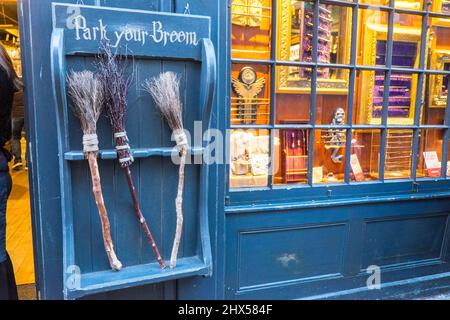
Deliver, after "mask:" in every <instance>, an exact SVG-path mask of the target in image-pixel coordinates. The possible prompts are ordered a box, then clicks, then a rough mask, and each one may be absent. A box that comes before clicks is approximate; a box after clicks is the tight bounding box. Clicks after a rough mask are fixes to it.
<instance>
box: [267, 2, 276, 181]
mask: <svg viewBox="0 0 450 320" xmlns="http://www.w3.org/2000/svg"><path fill="white" fill-rule="evenodd" d="M277 9H278V0H272V28H271V32H272V34H271V35H270V36H271V37H270V39H271V40H270V41H271V46H270V59H271V61H273V63H272V64H271V65H270V127H271V130H270V132H269V144H270V145H269V146H270V159H271V161H270V164H271V165H270V167H269V179H268V180H269V181H268V187H269V188H272V187H273V178H274V175H275V172H274V169H275V166H274V163H275V162H274V159H275V156H276V155H275V131H274V130H273V126H274V125H275V118H276V117H275V115H276V112H277V90H276V85H277V81H276V77H277V65H276V60H277V52H278V41H277V34H278V10H277Z"/></svg>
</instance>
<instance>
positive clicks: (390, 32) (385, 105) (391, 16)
mask: <svg viewBox="0 0 450 320" xmlns="http://www.w3.org/2000/svg"><path fill="white" fill-rule="evenodd" d="M394 2H395V0H389V6H390V7H391V8H394ZM394 16H395V10H392V11H389V13H388V33H387V41H386V61H385V62H386V68H387V70H386V72H385V74H384V92H383V109H382V117H381V124H382V125H383V126H384V129H382V130H381V143H380V144H381V146H380V164H379V168H380V169H379V179H380V180H381V181H383V182H384V181H385V179H384V173H385V160H386V145H387V122H388V116H389V91H390V86H391V74H392V71H391V68H392V50H393V46H394V44H393V39H394Z"/></svg>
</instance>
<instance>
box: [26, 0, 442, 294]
mask: <svg viewBox="0 0 450 320" xmlns="http://www.w3.org/2000/svg"><path fill="white" fill-rule="evenodd" d="M19 19H20V27H21V46H22V58H23V59H22V60H23V77H24V81H25V85H26V102H27V103H26V104H27V107H26V108H27V114H28V119H27V124H28V137H29V140H30V143H29V151H30V163H31V167H30V171H31V177H32V178H31V181H30V189H31V205H32V213H33V233H34V251H35V266H36V282H37V287H38V291H39V295H40V298H41V299H62V298H65V299H128V298H136V299H297V298H330V299H333V298H369V299H370V298H374V299H375V298H377V299H378V298H395V297H413V296H417V295H420V294H423V293H425V292H437V291H439V290H448V289H449V288H450V246H449V240H450V225H449V223H450V178H449V177H450V161H449V160H450V158H449V150H450V149H449V137H450V109H449V99H448V95H449V90H448V87H449V79H450V78H449V76H450V2H449V1H447V0H433V1H432V2H431V1H425V0H401V1H397V0H359V1H358V0H354V1H346V0H316V1H296V0H217V1H211V0H146V1H144V0H128V1H119V0H84V1H76V0H61V1H59V2H56V1H51V0H39V1H31V0H20V1H19ZM105 42H108V45H110V46H111V47H112V48H114V49H115V51H117V52H119V53H120V54H122V55H126V56H128V58H129V59H127V63H128V65H127V67H126V73H127V74H129V75H130V86H129V93H128V98H127V99H128V100H127V101H128V114H127V122H126V124H127V135H128V139H129V145H130V148H131V154H132V157H134V160H135V161H134V164H133V166H132V167H131V168H132V178H133V179H134V183H135V188H136V191H137V194H138V198H139V199H138V200H140V203H141V206H142V212H143V214H144V216H145V218H146V220H147V222H148V223H149V226H150V229H151V231H152V233H153V235H154V238H155V240H156V243H157V244H158V246H159V249H160V252H161V254H162V256H163V257H164V258H165V259H166V260H167V259H168V257H170V254H171V248H172V241H173V236H174V232H175V226H176V214H175V198H176V192H177V184H178V165H176V164H174V163H173V161H172V158H173V156H174V152H173V151H174V142H173V141H172V139H171V130H170V129H169V127H168V126H167V125H166V124H165V122H164V121H163V120H162V119H161V117H160V115H159V114H158V113H157V112H156V111H155V108H154V107H153V105H154V102H153V100H152V98H151V96H150V95H149V94H148V93H147V92H146V91H145V90H143V89H142V88H143V86H142V85H143V83H144V82H145V80H146V79H148V78H151V77H154V76H157V75H159V74H160V73H162V72H165V71H172V72H174V73H176V74H178V75H179V76H180V79H181V82H180V92H181V95H182V97H181V100H182V102H183V105H184V111H185V112H184V119H183V120H184V125H185V128H186V129H187V130H188V131H189V132H191V133H192V137H194V132H195V130H196V126H197V124H198V123H199V122H201V126H202V128H201V132H202V133H203V132H207V131H208V129H218V131H214V130H210V131H209V132H210V134H209V135H208V134H205V136H204V138H205V139H202V137H201V135H200V139H194V138H192V139H191V140H192V141H190V148H189V153H188V158H190V159H191V160H192V161H190V162H189V164H188V165H187V166H186V181H185V188H184V203H183V210H184V230H183V236H182V240H181V246H180V250H179V254H178V257H179V258H178V265H177V266H176V267H175V268H173V269H170V268H169V267H168V268H166V269H164V270H161V268H160V265H159V264H158V262H157V260H156V258H155V257H154V255H153V254H152V250H151V247H150V245H149V244H148V242H147V239H146V234H145V233H144V232H142V231H141V229H140V227H139V223H138V222H137V221H136V219H135V217H134V215H133V205H132V202H131V198H130V193H129V191H128V187H127V180H126V177H125V176H124V175H123V173H122V172H121V171H122V170H120V166H119V163H118V162H117V161H116V158H117V152H116V150H115V145H114V138H113V133H112V131H111V126H110V124H109V121H108V119H107V118H106V117H103V116H102V117H101V118H100V121H99V123H98V140H99V142H100V151H99V152H98V165H99V168H100V174H101V176H102V186H103V196H104V201H105V204H106V206H107V207H108V213H109V218H110V223H111V233H112V237H113V242H114V246H115V250H116V253H117V255H118V257H119V258H120V259H121V262H122V263H123V268H122V270H121V271H119V272H114V271H112V270H111V268H110V265H109V264H108V259H107V255H106V254H105V249H104V246H103V241H102V229H101V224H100V219H99V218H98V212H97V207H96V203H95V201H94V197H93V196H92V192H91V189H92V185H91V178H90V175H89V166H88V164H87V162H86V161H85V155H84V153H83V147H82V132H81V130H80V125H79V122H78V120H77V119H76V117H75V116H74V114H73V112H72V109H71V107H70V99H69V98H68V94H67V90H68V88H67V83H66V82H67V74H68V73H69V72H70V71H72V70H75V71H83V70H91V71H93V70H95V68H96V65H95V63H94V61H95V60H96V59H97V58H98V55H99V48H100V47H101V46H102V43H105ZM217 132H220V133H222V137H221V136H220V135H219V134H217ZM225 137H226V138H225ZM116 138H117V137H116ZM219 140H221V141H222V142H223V143H222V144H220V143H216V144H215V145H216V146H219V147H218V149H217V150H216V152H217V153H218V154H220V153H221V152H219V151H223V150H225V151H226V152H223V154H224V156H223V160H224V161H220V160H221V159H220V157H216V158H217V159H218V161H216V162H213V163H207V162H206V161H202V155H206V152H208V151H209V150H210V146H211V142H212V141H216V142H217V141H219ZM221 149H223V150H221ZM175 158H176V155H175ZM217 159H216V160H217ZM375 273H378V274H377V275H379V277H378V279H380V283H379V285H380V286H376V287H375V289H374V287H371V286H370V285H369V282H368V280H370V279H369V278H370V277H371V276H372V275H373V274H375ZM377 284H378V283H376V285H377Z"/></svg>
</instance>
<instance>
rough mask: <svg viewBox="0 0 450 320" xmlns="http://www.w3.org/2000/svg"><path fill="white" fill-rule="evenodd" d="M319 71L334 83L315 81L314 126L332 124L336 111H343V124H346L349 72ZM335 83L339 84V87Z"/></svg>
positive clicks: (337, 70)
mask: <svg viewBox="0 0 450 320" xmlns="http://www.w3.org/2000/svg"><path fill="white" fill-rule="evenodd" d="M319 70H320V69H319ZM321 71H322V72H326V73H327V74H329V75H330V78H331V79H333V81H335V82H333V83H331V81H330V80H325V79H323V80H318V81H317V99H316V105H317V110H316V124H324V125H325V124H333V123H334V121H335V114H336V111H337V110H343V111H344V123H346V119H347V109H348V77H349V70H346V69H333V68H321ZM338 78H339V80H337V79H338ZM337 81H339V82H340V83H339V85H338V82H337Z"/></svg>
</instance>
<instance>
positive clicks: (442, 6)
mask: <svg viewBox="0 0 450 320" xmlns="http://www.w3.org/2000/svg"><path fill="white" fill-rule="evenodd" d="M432 11H435V12H442V13H450V1H448V0H435V1H433V6H432Z"/></svg>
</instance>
